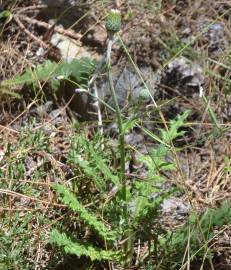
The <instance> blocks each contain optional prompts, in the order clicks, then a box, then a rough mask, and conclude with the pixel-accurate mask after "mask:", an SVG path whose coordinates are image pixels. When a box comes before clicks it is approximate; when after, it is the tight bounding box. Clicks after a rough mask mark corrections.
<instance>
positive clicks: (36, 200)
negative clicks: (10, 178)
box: [0, 188, 66, 208]
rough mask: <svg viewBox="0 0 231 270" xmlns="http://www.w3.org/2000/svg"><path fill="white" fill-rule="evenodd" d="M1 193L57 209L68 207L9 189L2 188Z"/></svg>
mask: <svg viewBox="0 0 231 270" xmlns="http://www.w3.org/2000/svg"><path fill="white" fill-rule="evenodd" d="M0 193H3V194H6V195H10V196H15V197H22V198H25V199H28V200H31V201H35V202H40V203H42V204H46V205H52V206H57V207H64V208H65V207H66V205H64V204H58V203H52V202H47V201H43V200H40V199H37V198H34V197H30V196H27V195H24V194H21V193H18V192H15V191H12V190H7V189H2V188H0Z"/></svg>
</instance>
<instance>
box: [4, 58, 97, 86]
mask: <svg viewBox="0 0 231 270" xmlns="http://www.w3.org/2000/svg"><path fill="white" fill-rule="evenodd" d="M94 70H95V61H92V60H90V59H88V58H82V59H80V60H72V61H71V62H70V63H68V62H67V61H63V62H61V63H55V62H52V61H50V60H47V61H46V62H45V63H43V64H39V65H37V66H36V67H35V68H34V69H33V70H32V69H31V68H28V69H26V70H25V72H24V73H23V74H21V75H18V76H16V77H15V78H13V79H10V80H6V81H3V82H2V83H1V86H4V87H7V86H8V87H9V86H14V85H31V84H32V85H34V86H35V87H38V86H39V83H38V82H47V83H49V84H50V86H51V88H52V90H54V91H57V90H58V89H59V87H60V80H57V79H56V78H57V77H59V76H63V77H64V78H68V79H72V80H73V81H74V82H76V83H78V84H79V85H80V86H82V84H86V83H87V81H88V80H89V78H90V76H91V75H92V73H93V72H94Z"/></svg>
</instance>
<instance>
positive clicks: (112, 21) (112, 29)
mask: <svg viewBox="0 0 231 270" xmlns="http://www.w3.org/2000/svg"><path fill="white" fill-rule="evenodd" d="M120 27H121V15H120V12H119V11H118V10H111V11H110V12H109V14H108V17H107V21H106V29H107V33H108V43H107V56H106V66H107V75H108V83H109V88H110V91H111V95H112V99H113V102H114V106H115V111H116V117H117V123H118V129H119V143H120V182H121V185H122V199H123V201H124V208H123V212H124V219H125V221H127V206H126V179H125V143H124V132H123V120H122V114H121V111H120V107H119V103H118V99H117V95H116V92H115V88H114V84H113V78H112V73H111V51H112V46H113V44H114V43H115V42H116V36H115V34H116V33H117V32H119V30H120Z"/></svg>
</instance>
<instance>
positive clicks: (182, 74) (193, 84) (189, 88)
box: [161, 57, 204, 97]
mask: <svg viewBox="0 0 231 270" xmlns="http://www.w3.org/2000/svg"><path fill="white" fill-rule="evenodd" d="M203 83H204V76H203V71H202V69H201V67H200V66H199V65H197V64H195V63H191V62H190V61H188V60H187V59H186V58H184V57H179V58H176V59H174V60H173V61H172V62H171V63H170V64H169V65H168V66H167V68H166V70H165V72H164V73H163V74H162V78H161V84H163V85H166V86H169V87H171V88H177V89H178V91H179V92H181V93H182V94H184V95H185V96H187V97H190V96H193V95H194V93H198V95H199V89H200V87H201V85H203Z"/></svg>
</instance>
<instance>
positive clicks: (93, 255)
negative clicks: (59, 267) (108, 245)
mask: <svg viewBox="0 0 231 270" xmlns="http://www.w3.org/2000/svg"><path fill="white" fill-rule="evenodd" d="M50 242H51V243H52V244H56V245H57V246H59V247H62V248H64V251H65V252H66V253H68V254H73V255H76V256H78V257H81V256H87V257H89V258H90V259H91V260H92V261H95V260H99V261H100V260H118V258H119V253H118V252H116V251H110V250H102V249H99V248H95V247H93V246H91V245H87V244H84V245H83V244H80V243H77V242H73V241H72V240H71V239H70V238H68V236H67V235H66V234H65V233H60V232H59V231H57V230H56V229H54V230H52V232H51V234H50Z"/></svg>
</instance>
